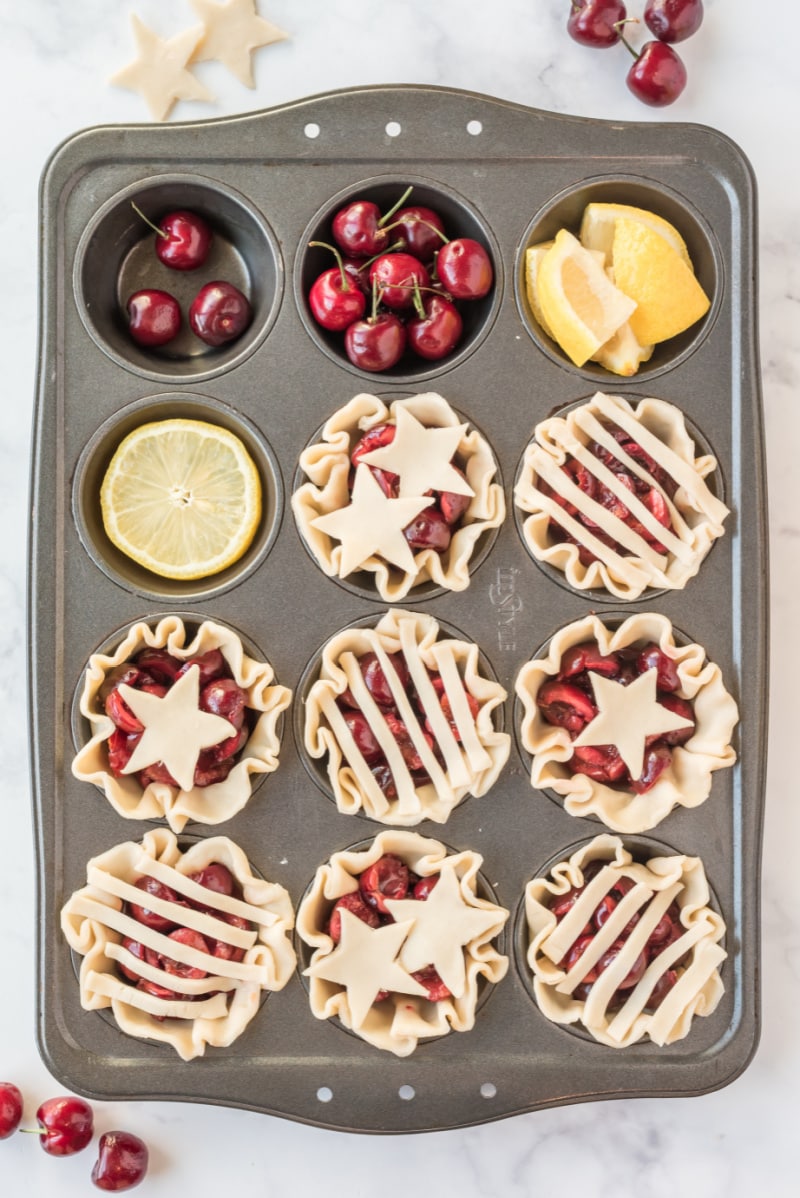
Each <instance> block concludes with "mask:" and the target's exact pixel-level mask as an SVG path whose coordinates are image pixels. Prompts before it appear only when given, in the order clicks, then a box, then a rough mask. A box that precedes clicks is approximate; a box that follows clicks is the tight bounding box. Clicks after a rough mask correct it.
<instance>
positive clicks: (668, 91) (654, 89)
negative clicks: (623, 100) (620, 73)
mask: <svg viewBox="0 0 800 1198" xmlns="http://www.w3.org/2000/svg"><path fill="white" fill-rule="evenodd" d="M626 83H627V85H628V89H629V90H630V91H631V92H633V94H634V96H636V98H637V99H638V100H641V101H642V102H643V103H644V104H650V105H651V107H653V108H663V107H665V105H667V104H672V103H673V102H674V101H675V100H677V98H678V96H679V95H680V94H681V92H682V91H683V89H684V88H685V87H686V67H685V66H684V65H683V62H682V61H681V59H680V58H679V57H678V55H677V54H676V52H675V51H674V50H673V49H672V47H671V46H668V45H666V44H665V43H664V42H659V41H654V42H646V43H645V45H644V46H643V48H642V51H641V53H640V54H639V55H638V57H637V58H636V61H635V62H634V64H633V66H632V67H631V69H630V70H629V71H628V74H627V78H626Z"/></svg>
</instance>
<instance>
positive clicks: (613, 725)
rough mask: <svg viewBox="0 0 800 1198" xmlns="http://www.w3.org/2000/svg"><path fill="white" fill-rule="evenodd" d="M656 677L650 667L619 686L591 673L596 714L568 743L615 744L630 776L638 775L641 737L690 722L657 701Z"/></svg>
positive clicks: (671, 729) (658, 733)
mask: <svg viewBox="0 0 800 1198" xmlns="http://www.w3.org/2000/svg"><path fill="white" fill-rule="evenodd" d="M657 678H658V671H657V670H656V669H655V668H653V669H652V670H647V671H646V672H645V673H644V674H640V675H639V677H638V678H636V679H634V681H633V682H631V683H629V685H628V686H623V685H622V683H621V682H615V681H614V679H613V678H604V677H603V675H602V674H594V673H593V674H591V679H592V687H593V689H594V700H595V703H596V705H597V715H596V716H595V718H594V719H593V720H592V721H591V722H590V723H589V724H587V725H586V727H585V728H584V730H583V732H581V734H580V736H578V737H576V738H575V740H574V741H573V742H572V743H573V744H575V745H578V746H579V747H582V746H583V745H616V748H617V752H618V753H619V755H620V757H621V758H622V760H623V761H624V762H625V764H626V766H627V767H628V770H629V771H630V775H631V778H634V779H636V778H640V777H641V775H642V767H643V766H644V748H645V743H644V742H645V738H646V737H648V736H658V735H660V734H661V733H662V732H674V731H676V730H677V729H678V728H687V727H689V726H690V723H691V721H689V720H686V719H684V718H683V716H680V715H676V714H675V712H674V711H668V710H667V708H666V707H662V705H661V704H660V703H659V702H658V701H657V699H656V681H657Z"/></svg>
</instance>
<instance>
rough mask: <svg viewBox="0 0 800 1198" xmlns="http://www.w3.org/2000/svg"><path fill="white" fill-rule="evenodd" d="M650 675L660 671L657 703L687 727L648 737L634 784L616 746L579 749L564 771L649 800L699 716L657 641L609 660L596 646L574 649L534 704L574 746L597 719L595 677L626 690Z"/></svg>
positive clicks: (589, 644) (590, 643)
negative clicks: (642, 763) (675, 750)
mask: <svg viewBox="0 0 800 1198" xmlns="http://www.w3.org/2000/svg"><path fill="white" fill-rule="evenodd" d="M652 669H655V670H656V671H657V676H656V697H657V700H658V702H659V703H660V704H661V706H662V707H666V708H667V710H668V711H671V712H673V713H674V714H675V715H678V716H681V717H682V718H683V719H685V720H686V722H687V727H685V728H678V729H677V730H675V731H673V732H663V733H661V734H660V735H658V736H655V735H654V736H648V738H647V740H646V742H645V754H644V765H643V767H642V773H641V775H640V777H638V778H631V776H630V773H629V772H628V767H627V766H626V764H625V762H624V761H623V760H622V758H621V757H620V755H619V753H618V752H617V748H616V746H615V745H584V746H581V747H578V746H575V747H574V749H573V754H572V757H571V758H570V759H569V761H567V762H565V768H566V769H569V770H571V771H572V772H573V773H574V774H586V775H587V776H588V777H589V778H593V779H594V780H595V781H596V782H603V783H605V784H606V786H611V787H614V788H616V789H625V790H632V791H633V792H634V793H635V794H646V793H647V791H648V790H650V789H651V788H652V787H653V786H654V785H655V784H656V782H657V781H658V779H659V778H660V777H661V775H662V774H663V772H664V770H665V769H667V768H668V767H669V765H670V763H671V761H672V749H673V748H674V747H675V746H676V745H683V744H685V743H686V741H687V740H689V739H690V738H691V737H692V736H693V735H694V730H695V716H694V708H693V707H692V704H691V703H690V702H689V701H688V699H683V698H681V696H680V695H679V694H677V691H678V689H679V687H680V679H679V678H678V672H677V669H676V667H675V662H674V661H673V660H672V658H670V657H667V655H666V653H664V652H663V651H662V650H661V648H660V647H659V646H658V645H657V644H656V643H655V642H654V641H649V642H647V643H646V644H644V645H641V646H638V647H637V646H635V645H634V646H630V647H629V648H625V649H618V650H617V651H616V652H614V653H609V654H607V655H606V654H603V653H601V651H600V647H599V645H598V644H597V642H596V641H583V642H581V644H579V645H573V646H572V647H571V648H570V649H567V650H566V652H565V653H564V654H563V655H562V658H561V663H560V666H559V670H558V673H557V674H556V676H555V677H554V678H552V679H550V680H548V681H547V682H545V683H543V684H542V685H541V686H540V687H539V692H538V694H537V696H536V704H537V706H538V708H539V712H540V714H541V716H542V719H544V720H546V722H547V723H548V724H554V725H556V726H557V727H559V728H565V729H566V730H567V732H568V733H569V736H570V739H571V740H575V739H576V738H577V737H578V736H580V734H581V732H582V731H583V729H584V728H585V727H586V725H587V724H589V723H591V721H592V720H593V719H594V718H595V716H596V715H597V708H596V706H595V702H594V691H593V689H592V680H591V675H592V674H593V673H596V674H602V675H604V676H605V677H606V678H613V679H614V680H615V681H616V682H619V683H621V684H622V685H623V686H627V685H628V684H629V683H630V682H633V681H634V679H636V678H638V677H639V675H640V674H644V673H646V672H647V671H648V670H652Z"/></svg>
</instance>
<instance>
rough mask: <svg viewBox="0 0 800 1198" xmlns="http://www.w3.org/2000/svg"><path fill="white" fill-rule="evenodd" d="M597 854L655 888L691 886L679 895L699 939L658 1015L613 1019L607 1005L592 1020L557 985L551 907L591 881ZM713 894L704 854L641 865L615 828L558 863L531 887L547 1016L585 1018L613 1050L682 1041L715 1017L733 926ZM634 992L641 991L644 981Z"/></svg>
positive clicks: (534, 949)
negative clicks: (587, 869) (549, 950)
mask: <svg viewBox="0 0 800 1198" xmlns="http://www.w3.org/2000/svg"><path fill="white" fill-rule="evenodd" d="M596 860H601V861H606V862H608V863H609V864H610V865H612V866H613V867H614V868H616V869H617V870H618V871H619V872H620V873H624V874H626V875H628V876H629V877H631V878H632V879H633V880H634V881H635V882H643V883H645V884H646V885H647V886H648V887H649V888H650V889H651V890H652V891H653V892H654V893H657V892H659V891H663V890H666V889H668V888H669V887H670V886H672V885H674V884H675V883H676V882H681V883H682V886H683V888H682V890H681V891H680V892H679V894H678V895H677V898H676V901H677V903H678V906H679V907H680V916H681V923H682V925H683V927H684V928H685V929H686V932H690V933H691V934H692V938H694V937H698V938H697V939H696V940H695V942H694V944H693V945H692V946H691V948H690V949H689V951H690V954H691V955H690V958H689V961H688V964H687V965H686V966H685V967H682V970H683V972H682V976H681V977H679V979H678V982H677V983H676V985H675V987H673V990H672V991H670V992H669V993H668V994H667V996H666V998H665V999H664V1000H663V1001H662V1003H661V1005H660V1006H659V1007H658V1008H657V1009H656V1010H655V1011H654V1012H653V1013H651V1014H648V1013H646V1012H645V1011H640V1012H639V1013H638V1014H637V1015H635V1017H634V1018H632V1019H631V1017H630V1012H629V1013H628V1014H627V1015H626V1014H625V1012H624V1008H623V1011H621V1012H619V1013H612V1014H611V1017H610V1018H609V1017H608V1016H607V1014H606V1013H605V1011H603V1012H602V1014H601V1015H600V1016H599V1018H598V1019H597V1020H596V1021H595V1022H592V1021H591V1020H588V1019H587V1013H586V1003H585V1002H584V1001H581V1000H579V999H575V998H573V997H572V996H571V995H569V994H564V993H559V991H558V990H557V989H556V987H557V986H558V984H559V983H560V982H561V981H563V979H564V978H565V977H566V974H565V972H564V970H563V969H560V968H559V967H558V966H557V965H555V964H554V963H553V962H552V961H551V960H550V959H549V958H548V957H547V956H545V955H544V953H543V946H545V945H546V943H547V940H548V937H549V936H550V934H551V932H553V930H554V928H556V927H557V920H556V917H555V915H553V913H552V911H550V910H549V908H548V903H549V901H550V900H551V899H552V897H553V896H555V895H561V894H566V892H567V891H568V890H570V889H571V887H573V886H581V885H583V872H582V869H583V867H584V866H586V865H588V864H589V862H590V861H596ZM709 899H710V892H709V888H708V881H707V879H706V875H705V869H704V868H703V863H702V861H701V860H700V858H699V857H686V856H681V855H678V854H676V855H675V856H672V857H652V858H650V860H649V861H647V863H646V864H640V863H638V862H635V861H634V859H633V857H632V855H631V854H630V853H629V852H628V850H627V849H626V848H625V847H624V845H623V844H622V841H621V840H619V838H618V837H616V836H609V835H608V834H607V833H604V834H602V835H600V836H597V837H595V839H594V840H593V841H591V843H590V844H588V845H584V846H582V847H581V848H579V849H578V850H577V851H576V852H575V853H573V854H572V856H571V857H569V859H567V860H564V861H561V862H560V863H559V864H558V865H555V866H554V867H553V868H552V869H551V871H550V875H549V877H540V878H534V879H533V881H531V882H529V883H528V885H527V886H526V888H525V917H526V920H527V926H528V934H529V944H528V951H527V962H528V966H529V967H530V969H531V971H532V973H533V988H534V994H535V996H536V1001H537V1003H538V1005H539V1008H540V1010H541V1011H542V1014H544V1015H545V1016H546V1017H547V1018H548V1019H549V1020H551V1021H552V1022H553V1023H557V1024H574V1023H580V1024H581V1026H582V1027H584V1028H585V1029H586V1030H587V1031H588V1032H589V1033H590V1035H591V1036H592V1037H593V1038H594V1039H595V1040H598V1041H599V1042H600V1043H601V1044H606V1045H608V1046H609V1047H611V1048H626V1047H628V1046H629V1045H631V1044H635V1043H636V1042H637V1041H639V1040H641V1039H643V1038H644V1037H648V1038H649V1039H650V1040H651V1041H653V1043H655V1044H657V1045H659V1046H663V1045H665V1044H673V1043H674V1042H675V1041H677V1040H682V1039H683V1038H684V1037H685V1036H686V1035H687V1034H688V1032H689V1030H690V1028H691V1024H692V1020H693V1018H694V1016H695V1015H698V1016H706V1015H710V1014H711V1013H712V1012H713V1011H714V1010H715V1009H716V1007H717V1005H718V1004H719V1002H720V999H721V998H722V995H723V994H724V990H725V988H724V986H723V983H722V978H721V977H720V973H719V969H720V966H721V965H722V962H723V961H724V960H725V958H726V956H727V953H726V952H725V950H724V949H723V948H722V946H721V945H720V943H719V941H720V940H722V938H723V937H724V935H725V932H726V928H725V922H724V920H723V919H722V917H721V916H719V915H718V914H717V913H716V912H715V911H714V910H713V909H712V908H711V907H709V906H708V903H709ZM690 971H691V976H689V975H690ZM601 976H602V975H601ZM687 978H688V981H687V980H685V979H687ZM630 994H631V996H634V995H635V994H636V987H634V988H633V989H632V990H631V991H630ZM590 997H591V996H590ZM587 1001H588V1000H587Z"/></svg>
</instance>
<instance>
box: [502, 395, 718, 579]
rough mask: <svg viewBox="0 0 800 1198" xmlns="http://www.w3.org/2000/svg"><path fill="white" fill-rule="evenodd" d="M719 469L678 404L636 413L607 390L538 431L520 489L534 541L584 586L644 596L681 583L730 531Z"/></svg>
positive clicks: (541, 553)
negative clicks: (701, 450) (712, 483)
mask: <svg viewBox="0 0 800 1198" xmlns="http://www.w3.org/2000/svg"><path fill="white" fill-rule="evenodd" d="M715 468H716V461H715V459H714V458H713V457H711V456H708V455H707V456H704V457H695V446H694V442H693V441H692V439H691V437H690V436H689V434H688V432H687V430H686V426H685V423H684V419H683V415H682V413H681V412H680V411H679V409H678V408H676V407H674V406H673V405H672V404H669V403H666V402H665V401H664V400H660V399H643V400H641V402H640V403H639V404H638V405H637V407H636V408H635V409H634V408H633V407H632V406H631V404H630V403H628V402H627V401H626V400H624V399H621V398H620V397H619V396H613V395H603V394H601V393H598V394H597V395H595V396H594V397H593V398H592V399H591V400H589V401H588V402H587V403H585V404H581V405H580V407H577V408H575V409H573V410H572V411H570V412H568V413H566V415H564V416H552V417H549V418H548V419H547V420H543V421H542V422H541V424H539V425H537V427H536V430H535V433H534V439H533V440H532V441H531V443H530V444H529V445H528V448H527V449H526V451H525V455H524V459H523V466H522V471H521V474H520V477H519V480H518V482H517V485H516V487H515V490H514V498H515V501H516V504H517V506H518V507H519V508H520V509H521V510H522V511H523V512H526V513H529V515H528V516H527V518H526V519H525V522H524V524H523V530H522V531H523V537H524V540H525V544H526V545H527V547H528V549H529V550H530V552H531V553H532V554H533V556H534V557H535V558H536V559H537V560H538V561H541V562H546V563H547V564H549V565H551V566H553V567H555V568H556V569H558V570H562V571H563V572H564V574H565V576H566V579H567V581H568V582H569V584H570V586H573V587H576V588H577V589H578V590H586V589H589V588H592V587H602V588H604V589H606V590H608V591H610V592H611V593H612V594H613V595H616V596H617V597H618V598H620V599H638V598H639V596H640V595H641V594H642V593H643V592H644V591H645V590H646V589H647V588H648V587H653V588H664V589H669V590H675V589H680V588H682V587H684V586H685V585H686V583H687V582H688V580H689V579H690V578H693V577H694V575H695V574H696V573H697V571H698V570H699V568H700V565H701V563H702V561H703V559H704V558H705V556H706V555H707V553H708V551H709V549H710V548H711V545H712V544H713V542H714V541H715V540H716V538H717V537H720V536H722V533H723V532H724V528H723V523H724V520H725V517H726V516H727V515H728V509H727V508H726V506H725V504H724V503H723V502H722V501H721V500H720V499H719V498H717V496H716V495H714V494H713V492H712V491H711V490H709V488H708V486H707V484H706V482H705V479H706V478H707V477H708V475H709V474H711V473H712V472H713V471H714V469H715Z"/></svg>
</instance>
